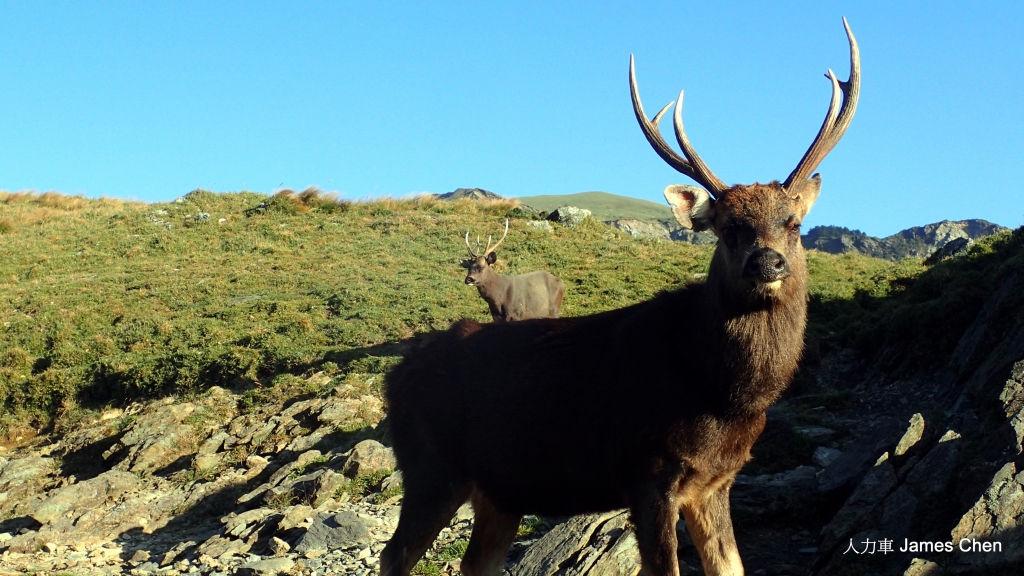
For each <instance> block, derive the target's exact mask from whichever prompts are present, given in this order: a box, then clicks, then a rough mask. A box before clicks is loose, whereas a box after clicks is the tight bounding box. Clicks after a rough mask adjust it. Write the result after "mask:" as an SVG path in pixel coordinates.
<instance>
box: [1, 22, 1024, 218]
mask: <svg viewBox="0 0 1024 576" xmlns="http://www.w3.org/2000/svg"><path fill="white" fill-rule="evenodd" d="M435 4H437V3H404V2H403V3H392V2H358V3H350V2H287V3H285V2H281V3H276V2H194V3H193V2H173V3H171V2H147V3H138V2H121V3H118V2H68V3H58V2H0V54H2V56H0V189H3V190H23V189H34V190H39V191H46V190H57V191H60V192H64V193H68V194H83V195H86V196H91V197H96V196H112V197H118V198H134V199H140V200H146V201H165V200H170V199H172V198H175V197H178V196H180V195H182V194H184V193H186V192H188V191H189V190H192V189H194V188H196V187H202V188H206V189H212V190H216V191H233V190H242V189H247V190H254V191H260V192H272V191H273V190H275V189H277V188H280V187H288V188H294V189H302V188H305V187H306V186H314V185H315V186H320V187H321V188H324V189H326V190H331V191H336V192H338V193H339V194H340V195H341V196H342V197H345V198H353V199H356V198H366V197H371V196H375V195H381V194H388V195H395V196H403V195H406V194H410V193H414V192H435V193H442V192H447V191H450V190H454V189H455V188H460V187H481V188H486V189H489V190H492V191H494V192H497V193H499V194H502V195H505V196H527V195H535V194H568V193H574V192H583V191H590V190H603V191H607V192H612V193H616V194H623V195H628V196H635V197H639V198H646V199H650V200H654V201H657V202H662V201H663V200H662V197H661V191H662V189H664V187H665V186H666V185H668V184H671V183H677V182H682V183H687V182H688V180H687V179H686V178H685V177H683V176H682V175H680V174H678V173H676V172H675V171H674V170H672V169H671V168H670V167H668V166H667V165H666V164H664V163H663V162H662V161H661V160H660V159H659V158H658V156H657V155H656V154H655V153H654V151H653V150H651V148H650V147H649V146H648V144H647V142H646V141H645V140H644V137H643V135H642V134H641V132H640V129H639V128H638V127H637V125H636V121H635V119H634V118H633V112H632V109H631V107H630V100H629V89H628V83H627V70H628V62H629V55H630V54H631V53H633V54H635V55H636V61H637V75H638V80H639V85H640V89H641V95H642V97H643V100H644V104H645V106H646V108H647V109H648V110H649V111H650V112H652V113H653V111H655V110H657V109H658V108H660V107H661V106H662V105H664V104H665V103H667V102H669V101H670V100H673V99H674V98H675V96H676V95H677V94H678V91H679V90H680V89H685V90H686V106H685V109H684V119H685V123H686V127H687V133H688V134H689V136H690V138H691V141H692V142H693V143H694V145H695V147H696V148H697V150H698V151H699V152H700V154H701V155H702V156H703V158H704V160H705V161H706V162H707V163H708V164H709V165H710V166H711V168H712V169H713V170H714V171H715V173H716V174H718V176H719V177H721V178H722V179H723V180H725V181H726V182H727V183H750V182H753V181H762V182H765V181H769V180H772V179H780V180H781V179H784V178H785V177H786V176H787V175H788V174H789V172H790V171H791V170H792V169H793V167H794V166H795V165H796V163H797V161H798V160H799V158H800V156H801V155H802V154H803V152H804V150H805V149H806V147H807V146H808V145H809V144H810V142H811V141H812V140H813V138H814V135H815V134H816V132H817V129H818V127H819V126H820V124H821V121H822V119H823V118H824V115H825V110H826V108H827V105H828V98H829V94H830V88H829V84H828V82H827V81H826V80H825V79H824V77H823V76H822V75H823V73H824V72H825V71H826V70H827V69H828V68H832V69H833V70H835V71H836V73H837V75H838V76H839V77H840V78H841V79H845V78H846V77H847V75H848V73H849V56H848V48H847V44H846V39H845V36H844V34H843V28H842V21H841V17H842V16H844V15H845V16H846V17H847V18H848V19H849V22H850V25H851V27H852V28H853V31H854V33H855V34H856V36H857V39H858V41H859V43H860V47H861V57H862V69H863V89H862V93H861V100H860V105H859V107H858V110H857V115H856V117H855V118H854V120H853V124H852V126H851V127H850V129H849V131H848V132H847V134H846V136H845V138H844V139H843V141H842V142H841V143H840V144H839V146H838V147H837V148H836V149H835V150H834V151H833V152H832V154H831V155H830V156H829V157H828V158H827V159H826V160H825V161H824V162H823V163H822V165H821V166H820V171H821V173H822V176H823V179H824V185H823V191H822V195H821V198H820V200H819V202H818V204H817V206H816V207H815V209H814V211H812V212H811V215H810V216H809V217H808V220H807V222H806V226H807V227H809V226H812V225H816V224H837V225H843V226H849V227H852V228H859V229H861V230H864V231H865V232H868V233H869V234H874V235H887V234H891V233H894V232H896V231H898V230H900V229H902V228H906V227H909V226H913V225H919V224H925V223H928V222H934V221H938V220H942V219H963V218H985V219H987V220H991V221H994V222H997V223H999V224H1003V225H1005V226H1019V225H1021V224H1022V223H1024V192H1022V191H1021V190H1020V185H1021V182H1022V181H1024V162H1022V160H1021V159H1022V158H1024V106H1022V105H1021V104H1022V97H1021V95H1022V92H1024V91H1022V88H1024V80H1022V74H1021V67H1022V64H1024V32H1022V22H1024V3H1020V2H1000V3H985V2H973V3H965V2H806V3H793V2H770V3H769V2H757V3H755V2H750V3H742V2H738V3H737V2H714V3H711V2H704V3H694V2H665V3H610V2H578V3H564V2H536V3H533V2H515V3H511V2H509V3H501V4H497V3H491V4H482V3H479V2H467V3H464V4H456V3H445V5H444V6H443V7H441V6H436V5H435ZM666 124H668V125H669V126H668V130H666V131H665V133H666V136H667V138H668V139H669V141H670V142H673V143H674V138H673V137H672V136H671V129H670V121H669V122H666Z"/></svg>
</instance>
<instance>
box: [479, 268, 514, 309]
mask: <svg viewBox="0 0 1024 576" xmlns="http://www.w3.org/2000/svg"><path fill="white" fill-rule="evenodd" d="M508 283H509V279H508V278H507V277H505V276H502V275H501V274H498V273H497V272H493V271H492V272H491V273H489V274H487V275H485V276H484V277H483V278H482V279H480V280H478V281H477V283H476V289H477V290H478V291H479V292H480V296H481V297H482V298H483V299H484V300H486V301H487V303H488V304H489V305H491V308H492V309H493V308H494V307H495V306H497V305H498V303H499V300H500V299H501V298H502V294H504V293H505V292H507V291H508Z"/></svg>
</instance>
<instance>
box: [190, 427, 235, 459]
mask: <svg viewBox="0 0 1024 576" xmlns="http://www.w3.org/2000/svg"><path fill="white" fill-rule="evenodd" d="M229 438H231V435H230V434H228V433H227V432H217V433H216V434H214V435H213V436H210V437H209V438H207V439H206V441H205V442H203V443H202V445H200V446H199V450H198V451H197V452H196V454H215V453H217V452H218V451H220V449H221V448H222V447H223V446H224V442H225V441H227V440H228V439H229Z"/></svg>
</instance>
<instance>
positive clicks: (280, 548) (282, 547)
mask: <svg viewBox="0 0 1024 576" xmlns="http://www.w3.org/2000/svg"><path fill="white" fill-rule="evenodd" d="M267 547H268V548H270V551H271V552H273V553H274V556H283V555H284V554H285V553H286V552H288V551H289V550H291V549H292V547H291V546H290V545H288V543H287V542H285V541H284V540H281V539H280V538H278V537H277V536H272V537H271V538H270V542H268V543H267Z"/></svg>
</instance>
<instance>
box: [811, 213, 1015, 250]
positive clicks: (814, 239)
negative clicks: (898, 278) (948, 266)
mask: <svg viewBox="0 0 1024 576" xmlns="http://www.w3.org/2000/svg"><path fill="white" fill-rule="evenodd" d="M1005 230H1006V228H1003V227H1002V226H999V225H997V224H992V223H991V222H987V221H985V220H977V219H975V220H960V221H956V222H951V221H949V220H943V221H942V222H936V223H934V224H927V225H925V226H916V227H914V228H908V229H906V230H901V231H900V232H897V233H896V234H893V235H892V236H886V237H885V238H874V237H872V236H868V235H867V234H865V233H863V232H861V231H859V230H850V229H849V228H843V227H841V226H815V227H814V228H811V229H810V230H809V231H808V232H807V234H805V235H804V236H802V237H801V242H802V243H803V246H804V248H806V249H808V250H811V249H815V250H821V251H822V252H828V253H830V254H845V253H848V252H858V253H861V254H864V255H867V256H872V257H875V258H886V259H889V260H902V259H904V258H908V257H909V258H926V257H928V256H930V255H932V254H933V253H934V252H936V250H938V249H939V248H940V247H942V246H945V245H948V244H950V243H952V242H956V241H958V239H961V238H962V239H970V240H978V239H980V238H984V237H986V236H991V235H992V234H996V233H999V232H1002V231H1005ZM953 248H954V247H951V248H950V250H953Z"/></svg>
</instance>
